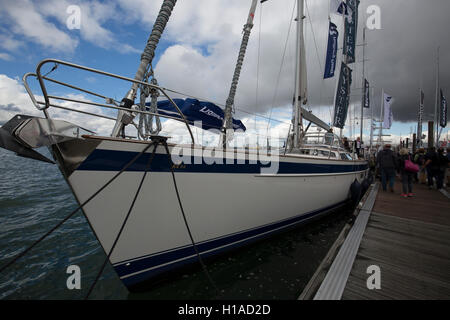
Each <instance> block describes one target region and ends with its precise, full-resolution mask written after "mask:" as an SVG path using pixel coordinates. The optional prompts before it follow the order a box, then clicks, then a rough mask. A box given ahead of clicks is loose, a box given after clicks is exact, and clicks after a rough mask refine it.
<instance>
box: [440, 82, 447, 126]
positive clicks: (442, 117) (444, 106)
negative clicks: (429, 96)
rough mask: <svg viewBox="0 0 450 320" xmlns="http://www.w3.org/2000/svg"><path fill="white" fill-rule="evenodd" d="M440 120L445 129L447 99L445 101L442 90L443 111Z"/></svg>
mask: <svg viewBox="0 0 450 320" xmlns="http://www.w3.org/2000/svg"><path fill="white" fill-rule="evenodd" d="M439 119H440V125H441V128H445V127H446V126H447V99H445V97H444V93H443V92H442V89H441V110H440V112H439Z"/></svg>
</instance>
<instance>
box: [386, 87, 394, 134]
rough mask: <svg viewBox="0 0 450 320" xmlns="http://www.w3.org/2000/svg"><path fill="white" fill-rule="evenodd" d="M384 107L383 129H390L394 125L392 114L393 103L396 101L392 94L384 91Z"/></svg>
mask: <svg viewBox="0 0 450 320" xmlns="http://www.w3.org/2000/svg"><path fill="white" fill-rule="evenodd" d="M383 94H384V98H383V108H384V110H383V111H384V119H383V129H390V128H391V127H392V121H393V120H394V118H393V114H392V108H391V104H392V103H393V102H394V99H392V96H390V95H388V94H386V93H383Z"/></svg>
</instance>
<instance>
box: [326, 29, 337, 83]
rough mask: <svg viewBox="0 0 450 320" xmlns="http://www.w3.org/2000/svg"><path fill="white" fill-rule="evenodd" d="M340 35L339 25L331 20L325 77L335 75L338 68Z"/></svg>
mask: <svg viewBox="0 0 450 320" xmlns="http://www.w3.org/2000/svg"><path fill="white" fill-rule="evenodd" d="M338 37H339V32H338V30H337V26H336V25H335V24H334V23H333V22H331V21H330V27H329V29H328V47H327V60H326V63H325V74H324V76H323V78H324V79H328V78H333V77H334V71H335V69H336V58H337V49H338Z"/></svg>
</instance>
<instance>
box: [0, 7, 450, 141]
mask: <svg viewBox="0 0 450 320" xmlns="http://www.w3.org/2000/svg"><path fill="white" fill-rule="evenodd" d="M295 3H296V1H295V0H276V1H275V0H271V1H267V2H265V3H264V4H262V5H260V4H258V8H257V11H256V15H255V20H254V27H253V30H252V34H251V37H250V41H249V46H248V50H247V55H246V57H245V60H244V65H243V68H242V74H241V78H240V81H239V86H238V90H237V93H236V100H235V106H236V114H235V117H236V118H239V119H241V120H242V121H243V122H244V123H245V124H246V126H247V128H248V131H249V133H250V132H254V131H255V130H257V131H259V132H260V134H261V132H266V134H267V135H271V136H280V137H285V136H286V133H287V130H288V128H289V122H290V118H291V112H292V106H291V102H292V96H293V92H294V69H295V22H294V21H293V20H294V19H293V18H295V14H293V13H294V9H295ZM161 4H162V0H152V1H146V0H109V1H100V0H95V1H87V0H73V1H67V0H40V1H31V0H1V6H0V124H2V123H4V122H6V121H7V120H8V119H9V118H11V117H12V116H13V115H14V114H16V113H25V114H32V115H42V112H40V111H38V110H37V109H36V108H35V107H34V106H33V105H32V103H31V101H30V99H29V97H28V95H27V93H26V91H25V90H24V88H23V85H22V82H21V81H22V80H21V79H22V76H23V75H24V74H25V73H26V72H35V70H36V65H37V64H38V63H39V61H41V60H42V59H45V58H54V59H60V60H65V61H69V62H72V63H76V64H81V65H85V66H88V67H91V68H95V69H101V70H104V71H107V72H111V73H115V74H118V75H122V76H126V77H133V76H134V74H135V72H136V70H137V67H138V64H139V60H140V55H141V52H142V50H143V48H144V46H145V43H146V41H147V39H148V36H149V34H150V32H151V29H152V26H153V23H154V20H155V18H156V16H157V13H158V11H159V9H160V7H161ZM250 4H251V1H250V0H245V1H244V0H226V1H224V0H195V1H193V0H179V1H178V3H177V4H176V6H175V8H174V11H173V14H172V16H171V18H170V21H169V23H168V25H167V28H166V30H165V31H164V34H163V36H162V38H161V42H160V43H159V46H158V48H157V51H156V56H155V59H154V61H153V68H154V71H155V75H156V78H157V80H158V83H159V84H160V85H161V86H163V87H165V88H170V89H173V90H176V91H178V92H183V93H187V94H189V95H192V96H196V97H198V98H201V99H205V100H209V101H212V102H215V103H217V104H219V105H220V104H222V105H223V104H224V103H225V101H226V98H227V95H228V92H229V87H230V84H231V79H232V76H233V70H234V65H235V63H236V59H237V54H238V51H239V46H240V42H241V38H242V29H243V25H244V23H245V22H246V20H247V14H248V10H249V8H250ZM73 5H76V6H78V8H79V9H80V17H81V18H80V28H79V29H77V28H76V29H71V28H69V27H68V24H67V21H68V19H70V17H71V14H72V13H73V11H71V10H70V8H71V7H70V6H73ZM371 5H376V6H378V7H379V8H380V24H381V29H375V30H367V33H366V46H365V47H364V46H363V45H362V44H363V39H362V28H363V27H364V26H365V25H366V21H367V19H368V18H369V17H370V16H371V15H370V14H368V13H367V7H368V6H371ZM448 12H450V1H448V0H430V1H423V0H394V1H392V0H389V1H388V0H362V1H361V5H360V8H359V28H358V41H357V43H358V47H357V52H356V54H357V62H356V63H354V64H352V65H351V68H352V69H353V85H352V89H351V91H352V100H351V108H350V111H349V116H348V121H347V126H346V127H345V130H344V134H345V135H347V136H353V137H354V138H356V136H358V135H359V126H360V123H361V120H360V119H361V118H360V103H361V102H360V101H361V83H362V70H363V68H362V61H363V47H364V53H365V57H364V60H365V77H366V78H367V79H368V80H369V82H370V85H371V87H372V96H371V98H372V99H371V100H372V106H371V109H370V110H367V109H366V110H365V115H364V117H365V120H364V122H363V123H364V140H366V141H367V140H368V139H367V136H368V134H369V130H368V128H369V119H368V118H369V117H370V115H371V114H372V112H373V113H374V114H375V115H376V116H378V115H379V113H380V104H381V103H380V102H381V91H382V90H384V91H385V92H387V93H389V94H390V95H392V96H393V98H394V103H393V105H392V108H393V115H394V124H393V126H392V128H391V130H389V131H388V133H390V134H391V135H392V137H391V138H389V139H391V140H392V141H393V142H398V140H399V139H400V137H403V138H404V137H406V136H408V135H409V134H410V133H411V132H415V130H416V129H417V111H418V107H419V90H420V87H421V88H423V91H424V93H425V115H424V126H423V131H424V133H426V130H427V125H426V122H427V121H428V120H432V118H433V114H434V105H435V92H436V85H435V83H436V80H435V79H436V61H437V48H438V47H440V87H441V88H442V89H443V91H444V94H446V95H447V96H450V80H449V79H450V55H448V54H447V52H449V50H450V43H449V41H448V40H447V39H448V31H447V29H448V27H447V25H448V24H447V15H448ZM305 15H306V19H305V22H304V28H305V30H304V34H305V46H306V59H307V70H308V94H309V97H308V98H309V99H308V100H309V102H308V106H307V108H308V109H310V110H312V112H313V113H314V114H316V115H318V116H319V117H320V118H322V119H323V120H324V121H325V122H327V123H330V122H331V116H332V114H333V100H334V94H335V90H336V82H337V77H334V78H332V79H327V80H323V79H322V76H323V68H324V64H325V51H326V45H327V35H328V18H329V0H307V1H306V6H305ZM330 18H331V20H332V21H333V22H334V23H336V24H337V25H338V28H339V31H340V39H339V41H340V46H342V34H343V30H342V29H343V28H342V17H340V16H337V15H331V16H330ZM338 65H339V64H338ZM52 67H53V64H47V65H45V66H44V67H43V71H42V72H43V73H46V72H49V71H50V70H51V68H52ZM338 73H339V70H336V75H337V74H338ZM49 76H52V77H54V78H55V79H60V80H64V81H69V80H70V81H72V82H73V83H74V84H76V85H78V86H81V87H83V88H86V89H89V90H92V91H98V92H100V93H102V94H104V95H106V96H108V97H112V98H115V99H117V100H121V98H122V97H123V96H124V95H125V93H126V92H127V91H128V89H129V85H128V84H127V83H125V82H122V81H117V80H111V79H105V78H103V77H98V76H95V75H92V74H89V73H85V72H80V71H71V70H69V69H68V68H65V67H62V66H60V67H58V68H57V69H56V70H55V71H53V72H52V73H51V74H50V75H49ZM30 84H31V87H32V89H33V92H35V94H36V96H37V97H38V100H39V98H42V93H41V92H39V86H38V85H37V83H36V81H34V80H33V79H30ZM48 89H49V91H51V92H52V94H55V95H59V96H64V97H70V98H78V99H81V100H89V101H95V102H100V103H104V101H102V100H101V99H96V98H93V97H91V96H88V95H86V94H83V93H80V92H74V91H70V90H66V89H64V88H63V87H61V86H57V85H51V84H50V85H49V86H48ZM60 104H62V105H65V106H75V107H77V108H80V109H82V110H86V111H91V112H92V111H95V112H102V113H104V114H107V115H110V116H113V117H114V113H113V112H112V111H104V110H103V109H100V108H95V107H94V108H93V107H88V106H86V105H82V104H74V103H70V102H60ZM52 116H55V117H59V118H66V119H71V120H72V121H73V122H74V123H77V124H79V125H82V126H83V127H86V128H87V129H91V130H94V131H96V132H98V133H102V134H109V133H110V130H111V126H112V124H113V122H112V121H109V120H106V119H95V118H92V117H89V116H85V115H80V114H75V113H70V114H68V112H67V111H62V110H52ZM69 117H70V118H69ZM268 118H269V119H271V120H268ZM181 127H182V126H180V124H178V123H173V122H168V123H165V125H164V130H166V131H167V132H170V133H172V134H173V133H174V132H175V133H177V132H179V131H178V130H181ZM267 128H270V130H268V129H267ZM443 133H444V137H446V135H448V127H447V128H446V129H445V130H444V131H443ZM196 134H198V132H196Z"/></svg>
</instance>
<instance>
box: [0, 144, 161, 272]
mask: <svg viewBox="0 0 450 320" xmlns="http://www.w3.org/2000/svg"><path fill="white" fill-rule="evenodd" d="M153 144H154V143H153V142H152V143H150V144H148V145H147V146H146V147H145V148H144V150H142V151H141V152H140V153H139V154H138V155H136V157H134V158H133V159H132V160H131V161H130V162H128V163H127V164H126V165H125V166H124V167H123V168H122V170H120V171H119V172H118V173H117V174H116V175H115V176H114V177H112V178H111V179H110V180H109V181H108V182H107V183H106V184H105V185H103V187H101V188H100V189H99V190H98V191H97V192H95V193H94V194H93V195H92V196H90V197H89V199H87V200H86V201H85V202H83V203H82V204H81V205H79V206H78V207H77V208H76V209H75V210H74V211H72V212H71V213H70V214H69V215H68V216H67V217H65V218H64V219H63V220H62V221H61V222H59V223H58V224H57V225H56V226H54V227H53V228H52V229H50V230H49V231H48V232H47V233H46V234H44V235H43V236H42V237H40V238H39V239H38V240H36V241H35V242H34V243H33V244H32V245H31V246H29V247H28V248H27V249H25V250H24V251H22V252H21V253H19V254H18V255H17V256H16V257H15V258H14V259H12V260H11V261H10V262H8V263H7V264H5V265H4V266H3V267H1V268H0V273H2V272H3V271H4V270H5V269H6V268H8V267H9V266H11V265H12V264H14V263H15V262H16V261H17V260H19V259H20V258H21V257H23V256H24V255H25V254H27V253H28V252H29V251H30V250H31V249H33V248H34V247H35V246H36V245H37V244H39V243H40V242H41V241H42V240H44V239H45V238H47V237H48V236H49V235H50V234H52V233H53V232H54V231H55V230H56V229H58V228H59V227H60V226H61V225H62V224H63V223H64V222H66V221H67V220H69V219H70V218H71V217H72V216H73V215H74V214H75V213H77V212H78V210H80V209H81V208H83V207H84V206H85V205H86V204H88V203H89V202H90V201H91V200H92V199H94V198H95V197H96V196H97V195H98V194H99V193H100V192H102V191H103V190H104V189H105V188H106V187H107V186H108V185H110V184H111V182H113V181H114V180H115V179H116V178H117V177H118V176H119V175H121V174H122V173H123V172H124V171H125V170H126V169H128V168H129V167H130V166H131V165H132V164H133V163H135V162H136V161H137V159H139V157H140V156H142V155H143V154H144V153H145V152H146V151H147V150H148V149H149V148H150V147H151V146H152V145H153Z"/></svg>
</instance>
